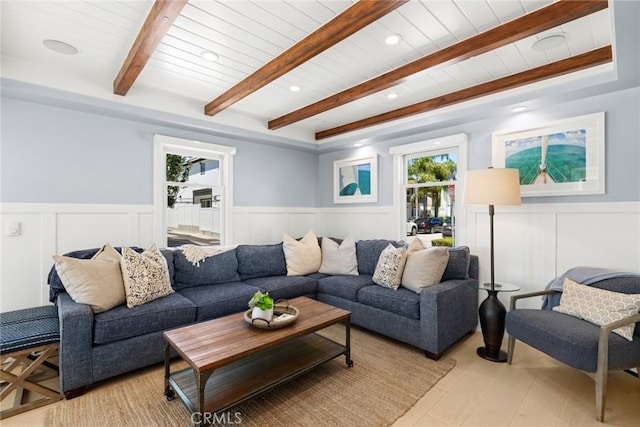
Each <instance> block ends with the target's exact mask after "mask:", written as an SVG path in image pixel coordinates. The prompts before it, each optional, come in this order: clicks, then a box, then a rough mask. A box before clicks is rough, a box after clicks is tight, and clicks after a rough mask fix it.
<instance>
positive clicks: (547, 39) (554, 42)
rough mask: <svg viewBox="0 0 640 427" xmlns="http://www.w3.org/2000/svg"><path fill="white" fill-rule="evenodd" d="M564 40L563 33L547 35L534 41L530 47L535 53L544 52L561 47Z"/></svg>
mask: <svg viewBox="0 0 640 427" xmlns="http://www.w3.org/2000/svg"><path fill="white" fill-rule="evenodd" d="M566 39H567V38H566V36H565V35H564V33H556V34H548V35H546V36H543V37H542V38H539V39H538V40H536V41H535V42H534V43H533V45H531V49H533V50H535V51H536V52H544V51H545V50H549V49H553V48H556V47H558V46H562V45H563V44H564V42H565V41H566Z"/></svg>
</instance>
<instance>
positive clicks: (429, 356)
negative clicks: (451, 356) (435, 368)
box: [424, 350, 442, 360]
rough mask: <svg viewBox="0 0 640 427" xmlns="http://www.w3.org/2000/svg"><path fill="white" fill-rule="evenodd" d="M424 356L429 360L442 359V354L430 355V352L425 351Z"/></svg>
mask: <svg viewBox="0 0 640 427" xmlns="http://www.w3.org/2000/svg"><path fill="white" fill-rule="evenodd" d="M424 355H425V356H426V357H427V358H429V359H431V360H438V359H440V357H442V354H436V353H431V352H430V351H427V350H425V351H424Z"/></svg>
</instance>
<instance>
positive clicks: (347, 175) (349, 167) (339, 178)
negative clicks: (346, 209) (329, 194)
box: [333, 155, 378, 203]
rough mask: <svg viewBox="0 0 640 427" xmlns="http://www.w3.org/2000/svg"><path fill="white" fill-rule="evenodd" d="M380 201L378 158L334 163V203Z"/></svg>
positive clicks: (372, 157) (375, 156)
mask: <svg viewBox="0 0 640 427" xmlns="http://www.w3.org/2000/svg"><path fill="white" fill-rule="evenodd" d="M377 201H378V156H377V155H374V156H371V157H362V158H357V159H345V160H336V161H334V162H333V203H374V202H377Z"/></svg>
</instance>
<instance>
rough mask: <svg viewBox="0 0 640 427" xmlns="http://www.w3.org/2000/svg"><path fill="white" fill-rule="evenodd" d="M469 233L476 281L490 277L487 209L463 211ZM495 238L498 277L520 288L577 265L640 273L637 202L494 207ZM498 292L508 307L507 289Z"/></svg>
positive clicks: (538, 285) (534, 301)
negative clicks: (477, 274)
mask: <svg viewBox="0 0 640 427" xmlns="http://www.w3.org/2000/svg"><path fill="white" fill-rule="evenodd" d="M467 237H468V238H467V239H468V242H466V244H467V245H468V246H469V247H470V248H471V252H472V253H474V254H477V255H479V257H480V280H481V281H482V282H488V281H489V280H490V249H489V248H490V246H489V215H488V208H484V209H480V208H477V207H474V208H473V209H468V210H467ZM494 239H495V242H494V251H495V271H496V282H497V283H500V282H505V283H512V284H515V285H518V286H520V287H521V290H520V291H519V292H521V293H524V292H533V291H537V290H542V289H544V287H545V286H546V284H547V283H549V281H551V280H552V279H553V278H555V277H557V276H559V275H561V274H562V273H564V272H565V271H567V270H568V269H569V268H572V267H576V266H592V267H603V268H610V269H616V270H623V271H629V272H633V273H640V203H638V202H620V203H563V204H525V205H521V206H496V207H495V216H494ZM483 294H484V292H483ZM485 296H486V295H481V299H484V297H485ZM499 297H500V299H501V300H502V301H503V303H504V304H505V306H506V307H508V301H509V298H510V295H509V293H500V294H499ZM540 302H541V300H540V299H538V298H531V299H527V300H523V301H522V304H520V302H519V303H518V307H528V308H536V307H539V306H540Z"/></svg>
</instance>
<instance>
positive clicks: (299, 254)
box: [282, 230, 322, 276]
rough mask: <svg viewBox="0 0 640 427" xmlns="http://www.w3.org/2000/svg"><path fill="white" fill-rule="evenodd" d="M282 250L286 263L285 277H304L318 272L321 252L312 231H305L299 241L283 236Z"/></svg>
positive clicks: (286, 235)
mask: <svg viewBox="0 0 640 427" xmlns="http://www.w3.org/2000/svg"><path fill="white" fill-rule="evenodd" d="M282 250H283V251H284V258H285V260H286V261H287V276H304V275H306V274H311V273H317V272H318V269H319V268H320V264H321V263H322V252H321V251H320V245H318V237H317V236H316V233H314V232H313V230H309V231H307V234H305V235H304V237H303V238H302V239H300V241H298V240H296V239H294V238H293V237H291V236H289V235H288V234H285V235H284V238H283V240H282Z"/></svg>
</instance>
